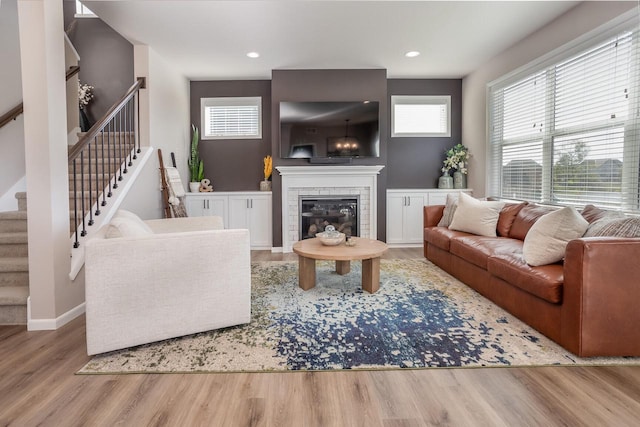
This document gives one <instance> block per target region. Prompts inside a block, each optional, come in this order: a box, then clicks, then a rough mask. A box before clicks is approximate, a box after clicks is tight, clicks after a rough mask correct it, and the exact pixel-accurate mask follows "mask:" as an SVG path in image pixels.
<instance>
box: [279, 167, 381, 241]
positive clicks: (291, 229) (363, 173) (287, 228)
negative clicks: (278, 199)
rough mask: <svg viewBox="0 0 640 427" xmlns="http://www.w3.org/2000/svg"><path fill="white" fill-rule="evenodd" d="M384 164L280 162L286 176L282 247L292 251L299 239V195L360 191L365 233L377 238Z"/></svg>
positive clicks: (371, 237)
mask: <svg viewBox="0 0 640 427" xmlns="http://www.w3.org/2000/svg"><path fill="white" fill-rule="evenodd" d="M382 168H384V166H381V165H375V166H364V165H363V166H338V165H330V166H329V165H327V166H277V167H276V169H277V170H278V172H279V173H280V176H281V177H282V250H283V252H291V251H292V246H293V244H294V243H295V242H296V241H298V232H299V230H298V223H299V219H300V217H299V215H300V212H299V211H298V196H299V195H303V194H304V195H322V194H326V195H332V194H334V193H335V194H338V193H343V194H344V193H346V194H359V195H360V200H361V204H360V218H361V220H362V221H364V223H363V224H361V225H362V228H361V234H360V235H361V236H362V237H368V238H370V239H376V238H377V235H378V232H377V208H378V203H377V194H378V179H377V177H378V175H379V174H380V171H381V170H382Z"/></svg>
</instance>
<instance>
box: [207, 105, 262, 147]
mask: <svg viewBox="0 0 640 427" xmlns="http://www.w3.org/2000/svg"><path fill="white" fill-rule="evenodd" d="M200 102H201V110H202V126H201V127H202V139H261V138H262V98H261V97H259V96H257V97H224V98H201V100H200Z"/></svg>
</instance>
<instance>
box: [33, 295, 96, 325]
mask: <svg viewBox="0 0 640 427" xmlns="http://www.w3.org/2000/svg"><path fill="white" fill-rule="evenodd" d="M84 312H85V303H84V302H83V303H82V304H80V305H77V306H75V307H74V308H72V309H71V310H69V311H67V312H66V313H63V314H61V315H60V316H58V317H56V318H55V319H32V318H31V297H29V298H27V330H28V331H54V330H56V329H58V328H61V327H62V326H64V325H66V324H67V323H69V322H71V321H72V320H73V319H75V318H76V317H78V316H80V315H82V314H84Z"/></svg>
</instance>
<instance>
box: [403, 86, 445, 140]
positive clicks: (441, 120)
mask: <svg viewBox="0 0 640 427" xmlns="http://www.w3.org/2000/svg"><path fill="white" fill-rule="evenodd" d="M391 136H392V137H437V136H441V137H448V136H451V96H448V95H447V96H427V95H407V96H404V95H394V96H392V97H391Z"/></svg>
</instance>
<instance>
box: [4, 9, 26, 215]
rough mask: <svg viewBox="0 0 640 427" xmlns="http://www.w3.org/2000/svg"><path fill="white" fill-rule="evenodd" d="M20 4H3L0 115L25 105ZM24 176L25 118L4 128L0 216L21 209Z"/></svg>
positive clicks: (19, 118) (20, 117) (24, 186)
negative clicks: (18, 195)
mask: <svg viewBox="0 0 640 427" xmlns="http://www.w3.org/2000/svg"><path fill="white" fill-rule="evenodd" d="M16 4H17V1H16V0H3V1H2V3H0V58H2V66H0V115H2V114H4V113H6V112H7V111H9V110H10V109H12V108H13V107H15V106H16V105H18V104H19V103H20V102H21V101H22V78H21V74H20V36H19V32H18V8H17V6H16ZM24 175H25V163H24V116H22V115H21V116H19V117H18V118H17V120H15V121H14V122H11V123H9V124H7V125H6V126H4V127H2V128H0V212H2V211H7V210H15V209H17V208H18V204H17V202H16V200H15V197H14V193H15V191H16V190H17V191H24V190H25V189H26V184H25V181H24V180H22V177H24ZM15 184H18V185H17V186H15ZM9 190H11V192H9ZM5 195H6V197H5Z"/></svg>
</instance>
